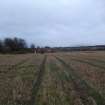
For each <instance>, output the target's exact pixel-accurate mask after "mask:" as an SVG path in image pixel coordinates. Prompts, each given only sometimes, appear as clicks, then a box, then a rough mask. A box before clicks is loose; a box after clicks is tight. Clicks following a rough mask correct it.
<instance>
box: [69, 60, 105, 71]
mask: <svg viewBox="0 0 105 105" xmlns="http://www.w3.org/2000/svg"><path fill="white" fill-rule="evenodd" d="M70 60H73V61H75V62H80V63H86V64H88V65H91V66H94V67H97V68H99V69H101V71H102V72H105V66H101V65H98V64H95V63H92V62H89V61H86V60H80V59H77V58H70ZM94 61H95V59H94ZM97 62H99V63H105V62H103V61H101V60H97Z"/></svg>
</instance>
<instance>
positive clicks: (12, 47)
mask: <svg viewBox="0 0 105 105" xmlns="http://www.w3.org/2000/svg"><path fill="white" fill-rule="evenodd" d="M34 49H35V45H34V44H32V45H31V46H30V47H28V45H27V43H26V41H25V40H24V39H21V38H16V37H15V38H5V39H4V40H0V53H29V52H34Z"/></svg>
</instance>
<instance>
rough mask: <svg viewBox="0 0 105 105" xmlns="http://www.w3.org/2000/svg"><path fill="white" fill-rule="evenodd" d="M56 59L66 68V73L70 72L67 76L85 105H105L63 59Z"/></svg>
mask: <svg viewBox="0 0 105 105" xmlns="http://www.w3.org/2000/svg"><path fill="white" fill-rule="evenodd" d="M54 57H55V58H56V59H57V60H58V61H59V62H60V63H61V64H62V65H63V66H64V67H65V70H66V72H68V73H66V74H67V75H68V78H71V80H72V82H73V84H74V89H75V90H76V92H77V93H78V95H79V96H80V98H81V100H82V103H83V104H84V105H105V99H104V98H103V97H102V96H101V95H100V94H99V93H98V92H97V91H96V90H95V89H94V88H92V87H91V86H89V85H88V84H87V82H86V81H85V80H83V79H82V78H81V77H79V76H78V75H77V74H76V73H75V72H74V70H73V68H72V67H71V66H70V65H68V64H67V63H66V62H65V61H64V60H63V59H61V58H59V57H56V56H54ZM89 97H91V98H92V99H90V98H89ZM89 101H90V103H89ZM92 101H93V102H92ZM94 101H95V104H94Z"/></svg>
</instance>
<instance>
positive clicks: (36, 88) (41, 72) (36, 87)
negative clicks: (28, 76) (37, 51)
mask: <svg viewBox="0 0 105 105" xmlns="http://www.w3.org/2000/svg"><path fill="white" fill-rule="evenodd" d="M46 60H47V55H45V57H44V60H43V61H42V64H41V65H40V68H39V72H38V76H37V79H35V80H34V81H33V88H32V97H31V105H37V104H36V96H37V94H38V91H39V88H40V85H41V83H42V80H43V76H44V72H45V63H46Z"/></svg>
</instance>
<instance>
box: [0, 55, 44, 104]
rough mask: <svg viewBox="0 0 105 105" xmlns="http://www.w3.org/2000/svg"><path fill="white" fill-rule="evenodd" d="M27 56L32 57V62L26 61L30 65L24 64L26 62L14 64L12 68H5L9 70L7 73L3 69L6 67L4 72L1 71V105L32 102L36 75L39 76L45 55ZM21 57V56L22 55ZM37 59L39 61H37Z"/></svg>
mask: <svg viewBox="0 0 105 105" xmlns="http://www.w3.org/2000/svg"><path fill="white" fill-rule="evenodd" d="M27 56H28V57H26V58H28V59H29V60H30V59H31V60H30V61H31V62H27V61H26V62H27V65H28V66H27V65H25V64H24V63H25V62H23V63H19V64H20V65H16V67H15V66H14V67H13V68H11V70H10V69H8V68H7V69H6V68H5V71H7V72H6V73H5V72H4V71H3V70H4V68H2V71H3V72H1V73H0V104H1V105H2V104H6V105H7V104H8V105H10V104H13V105H14V104H19V105H21V104H22V105H27V104H29V103H30V100H31V90H32V87H33V86H32V85H33V80H34V79H35V77H37V72H38V70H39V66H40V63H41V62H42V59H43V57H42V56H41V57H40V55H38V56H37V57H35V56H34V57H32V56H33V55H30V56H29V55H27ZM17 57H19V56H17ZM24 57H25V56H24ZM38 57H39V58H38ZM19 58H21V55H20V57H19ZM26 58H24V59H26ZM35 58H36V59H35ZM21 60H23V59H21ZM21 60H20V62H21ZM37 60H38V63H36V62H37ZM29 65H31V66H29ZM32 65H34V66H32Z"/></svg>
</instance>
